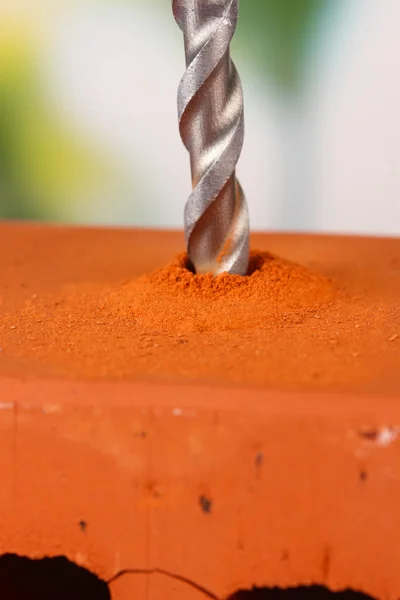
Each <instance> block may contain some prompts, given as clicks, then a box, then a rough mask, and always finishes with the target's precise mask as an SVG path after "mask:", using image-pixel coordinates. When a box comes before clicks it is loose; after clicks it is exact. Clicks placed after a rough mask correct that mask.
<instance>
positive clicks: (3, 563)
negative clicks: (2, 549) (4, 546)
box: [0, 554, 111, 600]
mask: <svg viewBox="0 0 400 600" xmlns="http://www.w3.org/2000/svg"><path fill="white" fill-rule="evenodd" d="M0 598H4V600H111V595H110V591H109V588H108V585H107V583H106V582H105V581H103V580H101V579H99V578H98V577H97V575H95V574H94V573H91V572H90V571H88V570H87V569H84V568H83V567H79V566H78V565H76V564H75V563H73V562H71V561H69V560H68V559H67V558H65V557H64V556H55V557H54V558H42V559H31V558H27V557H26V556H18V555H16V554H3V555H2V556H0Z"/></svg>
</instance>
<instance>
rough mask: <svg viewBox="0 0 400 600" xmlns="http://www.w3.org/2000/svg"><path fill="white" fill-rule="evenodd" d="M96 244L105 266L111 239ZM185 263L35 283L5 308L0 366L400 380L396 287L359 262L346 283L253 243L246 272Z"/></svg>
mask: <svg viewBox="0 0 400 600" xmlns="http://www.w3.org/2000/svg"><path fill="white" fill-rule="evenodd" d="M81 235H83V234H81ZM98 235H99V234H98ZM124 235H125V236H126V232H125V233H124ZM152 235H153V236H154V235H156V234H152ZM159 235H161V236H162V235H163V234H159ZM167 235H168V234H167ZM52 239H53V238H52ZM53 241H54V240H53ZM113 243H114V246H116V245H118V238H117V237H116V236H115V238H114V242H113ZM43 250H44V249H43V248H42V251H43ZM47 251H48V253H52V252H54V249H52V248H51V247H50V246H49V247H48V248H47ZM339 251H340V248H339ZM95 252H96V261H97V262H98V263H99V264H101V261H102V260H103V256H104V255H105V253H111V256H112V253H113V245H112V244H111V246H110V245H108V244H107V243H104V244H102V245H99V246H98V247H96V249H95ZM117 254H118V252H117ZM158 255H159V256H158V257H157V259H156V260H155V261H154V263H155V264H157V263H158V264H162V261H163V259H162V257H163V256H168V247H167V249H166V251H165V252H164V251H163V244H162V243H161V244H160V249H159V250H158ZM83 256H84V254H82V261H83V262H84V261H85V259H84V257H83ZM316 256H317V258H318V252H317V255H316ZM67 258H68V257H67ZM29 260H31V261H34V260H35V258H34V255H33V256H30V258H29ZM61 260H64V261H65V257H64V259H63V258H62V256H61ZM68 260H70V257H69V258H68ZM73 260H75V261H76V262H77V261H78V260H79V257H78V254H77V255H76V256H75V258H73ZM108 260H110V259H108ZM124 260H125V262H126V261H127V259H126V258H125V259H124ZM350 260H351V257H349V261H350ZM186 265H187V259H186V256H185V255H184V254H180V255H178V256H177V257H176V258H175V259H173V260H172V262H170V263H169V264H168V265H167V266H165V267H162V268H159V269H156V270H153V271H151V270H150V272H149V274H146V275H141V276H132V277H130V278H128V279H127V278H126V277H125V278H124V279H125V280H124V281H121V279H119V280H118V281H112V280H111V281H107V282H104V281H103V282H102V283H101V285H99V282H95V281H92V282H91V274H90V270H88V271H87V273H86V275H85V277H77V278H76V279H77V281H73V280H72V281H71V278H72V279H73V277H70V276H68V277H66V280H65V282H64V283H63V284H62V285H59V286H58V287H57V289H55V290H54V289H53V290H51V291H48V292H43V291H41V289H40V286H41V283H40V281H37V282H36V283H35V282H34V283H33V284H32V286H31V287H32V291H33V290H35V289H36V291H35V292H34V293H32V294H30V295H29V296H28V298H26V299H25V301H24V302H23V303H19V305H18V306H16V304H18V303H16V302H14V305H13V303H11V306H10V302H9V303H8V304H9V306H8V310H7V311H5V312H3V315H2V318H1V322H0V339H1V344H0V346H1V347H2V351H1V358H0V369H1V370H2V371H3V372H4V371H8V372H16V371H18V369H19V370H20V369H21V368H22V369H23V368H25V367H26V365H28V364H29V372H30V373H35V374H46V375H48V374H51V375H54V376H62V377H67V378H83V379H92V378H107V379H121V378H123V379H145V380H147V381H149V380H150V381H151V380H155V381H174V382H176V381H182V382H184V381H201V382H203V383H204V382H209V383H211V382H214V383H221V384H236V385H237V384H239V385H242V384H243V385H249V384H250V385H254V386H271V387H275V388H278V387H279V388H284V389H285V388H318V389H321V388H329V389H370V390H373V389H375V388H377V389H378V388H379V389H380V390H382V389H383V390H387V391H389V392H390V391H393V390H394V389H398V388H399V383H400V375H399V369H398V365H399V364H400V355H399V343H398V342H399V340H398V339H397V336H398V335H400V329H399V326H398V324H399V317H400V315H399V312H398V310H397V309H398V302H397V304H396V302H395V301H394V298H395V297H396V294H397V291H398V285H397V288H396V290H390V291H389V292H387V291H385V289H384V288H383V287H382V289H381V297H380V298H377V295H376V290H377V286H376V285H375V284H374V285H372V284H371V280H370V278H369V279H368V278H367V279H366V280H365V281H363V280H362V274H360V273H357V271H356V270H355V272H354V278H355V279H357V277H358V279H359V281H356V283H355V285H351V286H350V288H352V289H348V287H349V286H346V282H345V281H341V277H340V276H338V277H333V278H332V277H327V276H325V275H323V274H320V272H319V269H318V266H316V267H313V268H312V269H309V268H307V267H305V266H300V265H299V264H296V263H295V262H291V261H288V260H284V259H282V258H279V256H276V255H275V254H269V253H266V252H261V251H260V252H257V251H253V252H252V254H251V259H250V268H249V275H248V276H246V277H241V276H236V275H228V274H222V275H219V276H217V277H213V276H211V275H195V274H193V273H192V272H191V271H190V270H188V269H187V268H186ZM68 269H70V266H68ZM132 270H133V269H132ZM125 271H126V275H128V269H126V268H125ZM15 276H16V277H18V276H19V275H18V270H17V271H15ZM394 283H395V282H394V279H393V285H394ZM378 287H379V286H378ZM395 291H396V294H395V293H394V292H395ZM397 298H399V296H398V295H397Z"/></svg>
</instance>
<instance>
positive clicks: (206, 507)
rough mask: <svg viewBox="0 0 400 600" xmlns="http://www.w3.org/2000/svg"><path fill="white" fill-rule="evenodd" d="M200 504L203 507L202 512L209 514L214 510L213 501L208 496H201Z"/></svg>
mask: <svg viewBox="0 0 400 600" xmlns="http://www.w3.org/2000/svg"><path fill="white" fill-rule="evenodd" d="M199 504H200V506H201V510H202V511H203V512H205V513H207V514H209V513H210V512H211V509H212V500H210V498H207V496H200V498H199Z"/></svg>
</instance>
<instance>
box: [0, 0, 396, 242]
mask: <svg viewBox="0 0 400 600" xmlns="http://www.w3.org/2000/svg"><path fill="white" fill-rule="evenodd" d="M399 21H400V3H399V2H398V0H380V1H379V3H378V2H376V0H241V3H240V20H239V25H238V29H237V33H236V35H235V38H234V42H233V44H232V56H233V59H234V60H235V62H236V63H237V66H238V69H239V72H240V74H241V77H242V81H243V86H244V92H245V111H246V112H245V117H246V141H245V147H244V150H243V155H242V158H241V161H240V163H239V166H238V174H239V176H240V178H241V181H242V185H243V187H244V189H245V192H246V195H247V199H248V203H249V207H250V214H251V220H252V223H253V225H252V227H253V228H255V229H260V228H261V229H289V230H290V229H307V230H321V231H324V230H326V231H355V232H367V233H383V234H385V233H387V234H395V235H397V234H399V232H400V201H399V198H400V169H399V160H398V157H399V150H400V120H399V116H398V105H399V100H400V91H399V83H398V77H397V72H398V71H397V70H396V69H398V66H399V64H398V63H399V62H400V59H399V57H400V43H399V40H398V38H399V36H398V34H397V33H396V26H395V23H398V22H399ZM183 70H184V54H183V44H182V38H181V33H180V31H179V29H178V27H177V26H176V23H175V21H174V19H173V17H172V11H171V5H170V2H169V0H79V1H78V0H75V1H74V0H2V3H1V6H0V218H5V219H40V220H51V221H64V222H74V223H102V224H118V225H119V224H122V225H123V224H126V225H128V224H134V225H138V226H157V227H180V226H181V221H182V214H183V206H184V203H185V200H186V197H187V195H188V194H189V191H190V174H189V162H188V157H187V155H186V152H185V150H184V148H183V146H182V143H181V141H180V138H179V133H178V124H177V116H176V90H177V85H178V82H179V79H180V76H181V74H182V73H183Z"/></svg>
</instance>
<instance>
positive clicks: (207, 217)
mask: <svg viewBox="0 0 400 600" xmlns="http://www.w3.org/2000/svg"><path fill="white" fill-rule="evenodd" d="M172 4H173V12H174V16H175V19H176V21H177V23H178V25H179V27H180V28H181V30H182V32H183V35H184V45H185V54H186V67H187V68H186V71H185V73H184V75H183V77H182V79H181V82H180V84H179V90H178V117H179V129H180V134H181V137H182V141H183V143H184V145H185V146H186V148H187V150H188V152H189V154H190V164H191V172H192V190H193V191H192V193H191V195H190V196H189V198H188V200H187V203H186V205H185V211H184V229H185V238H186V245H187V250H188V255H189V259H190V261H191V263H192V265H193V267H194V270H195V272H196V273H212V274H214V275H218V274H219V273H222V272H228V273H232V274H233V273H235V274H239V275H245V274H246V272H247V267H248V260H249V217H248V211H247V204H246V199H245V197H244V194H243V190H242V188H241V186H240V184H239V182H238V181H237V179H236V175H235V168H236V164H237V161H238V159H239V156H240V153H241V151H242V145H243V136H244V119H243V92H242V86H241V83H240V79H239V75H238V73H237V70H236V68H235V65H234V64H233V62H232V60H231V58H230V52H229V46H230V42H231V39H232V37H233V34H234V32H235V29H236V24H237V19H238V0H173V3H172Z"/></svg>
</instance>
